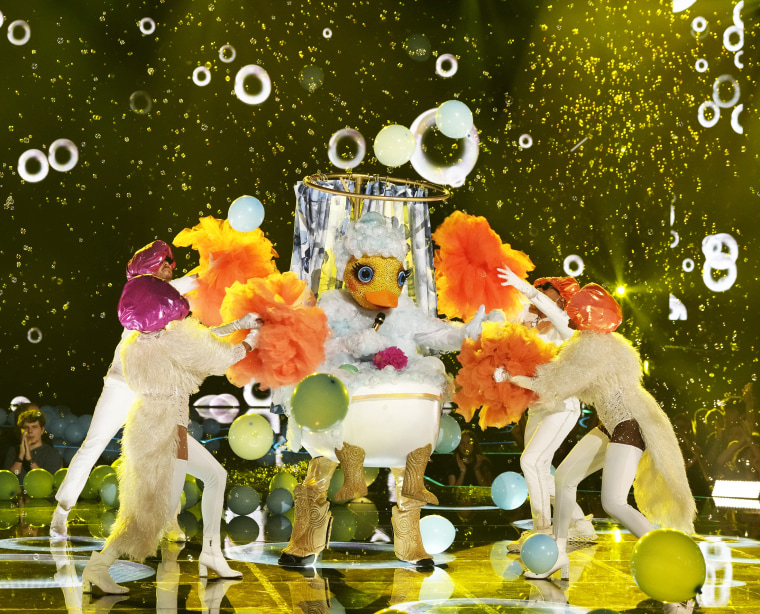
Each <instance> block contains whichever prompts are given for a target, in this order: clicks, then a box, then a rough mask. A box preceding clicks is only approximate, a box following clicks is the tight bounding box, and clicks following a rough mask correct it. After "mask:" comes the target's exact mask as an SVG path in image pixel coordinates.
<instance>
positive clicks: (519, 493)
mask: <svg viewBox="0 0 760 614" xmlns="http://www.w3.org/2000/svg"><path fill="white" fill-rule="evenodd" d="M527 498H528V485H527V484H526V483H525V478H524V477H523V476H521V475H520V474H519V473H515V472H514V471H506V472H504V473H502V474H500V475H497V476H496V479H495V480H494V481H493V483H492V484H491V499H493V502H494V503H495V504H496V505H497V506H498V507H500V508H501V509H503V510H514V509H517V508H518V507H520V506H521V505H522V504H523V503H525V500H526V499H527Z"/></svg>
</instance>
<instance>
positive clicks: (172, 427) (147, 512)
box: [82, 275, 258, 593]
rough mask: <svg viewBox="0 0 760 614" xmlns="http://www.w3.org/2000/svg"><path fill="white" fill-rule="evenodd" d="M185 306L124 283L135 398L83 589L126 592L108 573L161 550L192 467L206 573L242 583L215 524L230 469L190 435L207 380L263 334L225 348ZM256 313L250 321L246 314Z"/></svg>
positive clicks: (177, 298)
mask: <svg viewBox="0 0 760 614" xmlns="http://www.w3.org/2000/svg"><path fill="white" fill-rule="evenodd" d="M188 312H189V306H188V303H187V301H186V300H185V299H184V297H182V296H181V295H180V294H179V293H178V292H177V291H176V290H175V289H174V288H172V287H171V286H170V285H169V284H167V283H165V282H164V281H163V280H161V279H159V278H157V277H156V276H152V275H140V276H137V277H135V278H133V279H131V280H130V281H128V282H127V285H126V286H125V287H124V291H123V292H122V295H121V299H120V300H119V320H120V321H121V322H122V324H123V325H124V327H125V328H128V329H131V330H132V331H133V332H132V334H131V336H130V337H129V338H128V339H127V340H125V342H124V346H123V348H122V356H121V357H122V362H123V365H124V374H125V377H126V380H127V383H128V384H129V386H130V387H131V388H132V390H133V391H134V392H135V393H136V401H135V404H134V405H133V407H132V408H131V409H130V411H129V415H128V416H127V422H126V424H125V427H124V438H123V440H122V448H123V456H122V458H123V462H122V464H121V465H120V466H119V470H118V474H119V494H120V500H121V506H120V508H119V512H118V515H117V518H116V523H115V525H114V529H113V531H112V533H111V535H110V536H109V538H108V540H107V541H106V545H105V548H104V549H103V551H102V552H100V553H98V552H95V553H93V555H92V558H91V559H90V562H89V563H88V564H87V567H85V569H84V572H83V573H82V585H83V590H84V591H85V592H89V591H91V590H92V585H93V584H94V585H96V586H98V587H99V588H100V589H101V590H103V591H104V592H107V593H126V592H128V589H126V588H125V587H122V586H119V585H118V584H116V583H115V582H114V581H113V578H112V577H111V576H110V574H109V571H108V569H109V567H110V566H111V564H112V563H113V562H114V561H115V560H116V559H117V558H118V557H119V556H121V555H127V556H129V557H130V558H132V559H134V560H138V561H141V560H143V559H145V557H147V556H149V555H150V554H152V553H155V551H156V548H157V547H158V543H159V540H160V538H161V536H162V535H163V533H164V530H165V527H166V525H167V523H168V522H169V521H170V520H171V518H172V516H173V515H174V514H175V510H176V507H177V505H178V503H179V499H180V494H181V492H182V487H183V485H184V482H185V472H186V470H187V469H191V470H193V471H194V472H195V473H196V474H197V475H201V478H202V479H204V480H207V481H206V483H205V486H206V488H205V492H204V496H203V502H202V504H201V508H202V512H203V549H202V550H201V554H200V556H199V558H198V562H199V572H200V575H201V576H205V575H207V570H208V568H210V569H212V570H213V571H215V572H216V573H217V575H219V576H222V577H227V578H231V577H240V576H241V575H242V574H241V573H240V572H237V571H234V570H233V569H231V568H230V567H229V565H228V564H227V562H226V560H225V559H224V556H223V555H222V552H221V540H220V535H219V527H220V523H221V514H222V506H223V503H224V485H225V482H226V472H225V470H224V468H222V467H221V465H219V463H218V461H216V459H214V457H213V456H212V455H211V454H209V453H208V452H207V451H206V450H205V449H203V447H202V446H200V444H198V443H197V442H194V440H193V438H192V437H188V436H187V423H188V420H189V415H188V414H189V410H188V405H189V397H190V394H192V393H193V392H195V391H196V390H197V388H198V386H199V385H200V384H201V383H202V382H203V380H204V379H205V378H206V377H207V376H208V375H221V374H223V373H224V372H225V371H226V370H227V369H228V368H229V367H230V366H231V365H233V364H234V363H236V362H238V361H239V360H241V359H242V358H244V357H245V354H246V352H250V351H251V350H252V349H253V347H255V339H256V336H257V335H258V329H255V330H252V331H251V332H250V333H249V334H248V336H247V337H246V338H245V340H244V341H243V343H242V344H238V345H233V344H230V343H226V342H224V341H223V340H221V339H220V338H219V337H217V336H216V335H214V334H213V332H212V331H211V329H209V328H206V327H205V326H202V325H201V324H200V323H199V322H198V321H197V320H194V319H192V318H186V316H187V314H188ZM250 315H252V314H249V316H250Z"/></svg>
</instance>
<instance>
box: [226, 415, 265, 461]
mask: <svg viewBox="0 0 760 614" xmlns="http://www.w3.org/2000/svg"><path fill="white" fill-rule="evenodd" d="M227 439H228V441H229V442H230V448H232V451H233V452H234V453H235V454H237V455H238V456H239V457H240V458H244V459H246V460H256V459H257V458H261V457H262V456H264V455H265V454H266V453H267V452H269V448H271V447H272V443H273V442H274V432H272V427H271V426H270V424H269V421H268V420H267V419H266V418H264V417H263V416H260V415H258V414H243V415H242V416H238V417H237V418H235V421H234V422H233V423H232V424H231V425H230V431H229V434H228V435H227Z"/></svg>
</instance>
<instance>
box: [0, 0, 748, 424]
mask: <svg viewBox="0 0 760 614" xmlns="http://www.w3.org/2000/svg"><path fill="white" fill-rule="evenodd" d="M121 4H124V6H120V5H121ZM756 7H757V4H756V3H755V2H745V8H744V10H743V12H742V17H743V20H744V24H745V31H746V33H745V40H746V42H745V45H744V55H743V61H744V68H743V69H741V70H739V69H738V68H737V67H736V66H735V65H734V58H733V53H730V52H728V51H727V50H726V49H724V48H723V32H724V30H725V29H726V28H727V27H728V26H730V25H731V24H732V11H733V3H730V2H717V1H707V0H697V2H696V3H695V4H694V5H693V6H691V7H690V8H689V9H687V10H685V11H683V12H679V13H673V12H672V6H671V2H666V1H660V2H659V3H658V2H635V3H634V2H628V3H623V2H612V3H607V2H601V1H600V0H587V1H584V2H580V1H577V2H570V3H557V2H527V1H521V0H513V1H497V0H466V1H461V2H449V1H445V0H435V1H433V0H429V1H428V0H425V1H422V0H420V1H417V2H414V1H407V2H403V3H401V2H395V1H393V2H391V1H387V2H386V1H378V0H370V1H364V2H351V3H349V2H317V1H313V2H310V1H302V0H276V1H264V0H255V1H254V0H249V1H246V2H240V1H229V2H228V1H221V0H217V1H214V0H207V1H202V2H201V1H195V2H191V1H190V0H185V1H166V2H139V1H132V2H127V3H114V2H111V1H110V0H108V1H102V0H87V1H83V0H79V1H77V0H69V1H66V2H63V1H53V0H28V1H26V2H17V1H13V2H10V1H5V2H0V11H2V12H3V14H4V16H5V21H4V23H3V25H2V32H0V58H2V61H3V68H2V77H0V79H1V80H2V88H3V89H2V91H1V92H0V115H1V116H2V117H3V119H4V123H5V124H7V126H8V127H7V129H6V128H5V127H0V134H2V141H1V143H2V147H1V148H0V156H1V159H0V165H1V167H0V202H2V205H3V206H2V209H0V228H1V229H2V241H0V292H1V294H0V365H2V366H1V367H0V381H1V382H2V386H1V387H0V390H1V391H2V394H3V395H4V398H5V400H4V401H3V402H2V403H3V405H7V404H8V403H9V402H10V400H11V398H13V397H14V396H16V395H21V394H23V395H26V396H28V397H29V398H31V399H32V400H33V401H35V402H38V403H40V404H43V403H45V404H65V405H68V406H70V407H71V408H72V409H73V410H74V412H75V413H80V414H81V413H89V412H91V411H92V409H93V407H94V404H95V402H96V400H97V397H98V395H99V394H100V390H101V378H102V377H103V375H104V374H105V371H106V368H107V366H108V364H109V363H110V361H111V358H112V355H113V350H114V347H115V346H116V344H117V343H118V340H119V335H120V330H121V329H120V326H119V323H118V321H117V319H116V313H115V308H116V303H117V301H118V297H119V294H120V291H121V287H122V285H123V282H124V281H125V279H124V265H125V264H126V262H127V260H128V259H129V258H130V256H131V255H132V253H133V252H134V251H135V250H136V249H138V248H140V247H142V246H143V245H145V244H146V243H148V242H150V241H152V240H153V239H155V238H162V239H165V240H167V241H170V240H171V239H172V238H173V237H174V236H175V235H176V234H177V233H178V232H179V231H180V230H182V229H183V228H185V227H188V226H193V225H194V224H196V223H197V221H198V218H199V217H200V216H205V215H214V216H216V217H220V218H223V217H225V216H226V212H227V208H228V207H229V204H230V203H231V202H232V200H234V199H235V198H237V197H238V196H241V195H243V194H252V195H255V196H257V197H258V198H259V199H260V200H261V201H262V202H263V203H264V206H265V208H266V219H265V221H264V224H263V225H262V229H263V230H264V231H265V233H266V234H267V236H269V237H270V238H271V239H272V240H273V241H274V242H275V245H276V248H277V249H278V251H279V253H280V258H279V259H278V265H279V267H280V269H281V270H286V269H287V267H288V266H289V263H290V252H291V247H292V232H293V230H292V219H293V210H294V207H295V197H294V192H293V186H294V184H295V183H296V182H297V181H299V180H300V179H301V178H302V177H303V176H304V175H306V174H311V173H315V172H317V171H321V172H336V171H337V169H335V168H333V167H331V165H330V163H329V160H328V158H327V142H328V140H329V139H330V136H331V135H332V134H333V133H334V132H335V131H337V130H339V129H340V128H344V127H352V128H355V129H357V130H359V131H360V132H361V133H362V134H363V135H364V136H365V138H366V140H367V143H368V147H369V152H368V155H367V157H366V158H365V160H364V162H363V163H362V164H361V165H360V166H358V167H357V169H356V172H360V173H368V174H372V173H386V172H388V171H387V170H386V169H385V168H384V167H382V166H381V165H380V164H379V163H378V162H377V161H376V160H375V159H374V158H373V157H372V153H371V144H372V141H373V139H374V137H375V135H376V134H377V132H379V130H380V129H381V128H382V127H383V126H384V125H386V124H389V123H399V124H403V125H406V126H409V125H410V124H411V123H412V121H413V120H414V119H415V118H416V117H417V116H418V115H419V114H420V113H422V112H423V111H425V110H427V109H430V108H433V107H436V106H437V105H439V104H441V103H442V102H444V101H446V100H448V99H452V98H458V99H459V100H461V101H463V102H465V103H466V104H467V105H468V106H469V107H470V109H471V110H472V111H473V113H474V118H475V124H476V126H477V127H478V129H479V131H480V140H481V147H480V157H479V159H478V162H477V165H476V166H475V169H474V170H473V171H472V173H471V174H470V175H469V177H468V179H467V182H466V183H465V185H464V186H462V187H459V188H455V189H454V190H453V196H452V197H451V198H450V199H449V200H447V201H446V202H444V203H442V204H439V205H436V206H434V207H432V218H433V226H434V227H435V226H436V225H437V224H438V223H440V222H441V221H442V220H443V218H444V217H445V216H446V215H448V214H450V213H451V212H452V211H454V210H456V209H459V210H464V211H467V212H469V213H473V214H478V215H483V216H486V217H487V218H488V219H489V221H490V223H491V225H492V226H493V228H494V229H496V230H497V232H499V234H500V235H501V237H502V239H503V240H504V241H505V242H508V243H511V244H512V246H513V247H515V248H517V249H521V250H523V251H525V252H527V253H528V254H529V255H530V256H531V258H532V259H533V261H534V263H535V264H536V271H535V273H536V274H539V275H561V274H563V273H562V265H563V261H564V259H565V257H566V256H568V255H570V254H577V255H579V256H581V257H582V258H583V260H584V262H585V270H584V272H583V274H582V276H580V278H579V281H580V282H581V283H582V284H583V283H588V282H591V281H596V282H599V283H603V284H605V285H606V286H607V287H608V288H610V289H614V288H616V287H617V286H618V285H623V286H625V287H626V288H627V292H626V294H625V296H624V297H623V298H622V299H621V301H622V303H623V306H624V311H625V315H626V319H625V322H624V325H623V327H622V328H621V332H622V333H623V334H625V335H626V336H628V337H629V338H631V339H632V340H633V341H634V342H635V343H636V344H637V345H639V346H640V349H641V353H642V356H643V358H645V359H646V360H648V361H649V362H648V369H649V375H648V378H647V384H648V386H649V387H650V389H651V390H652V391H653V392H654V394H655V396H656V397H657V398H658V399H659V400H660V401H661V402H662V403H663V405H664V406H665V407H666V409H667V410H668V412H669V413H671V414H672V413H674V412H680V411H688V412H690V413H693V412H695V411H696V410H698V409H699V408H705V407H712V406H713V405H714V404H715V403H716V402H717V401H718V400H720V399H722V398H723V397H724V396H725V395H728V394H738V393H739V391H740V390H741V388H742V386H743V385H744V384H745V383H747V382H748V381H750V380H753V379H755V378H756V376H757V372H758V364H757V361H758V336H759V332H758V331H759V329H760V326H758V324H757V313H758V310H759V309H760V291H759V290H758V288H757V283H756V279H757V277H758V259H759V257H760V248H759V246H758V232H757V227H758V224H759V223H760V214H759V213H758V211H759V209H760V199H759V197H760V183H759V182H758V180H757V178H758V149H759V148H760V142H759V141H758V139H757V138H753V137H754V135H756V134H757V133H758V128H759V127H758V115H757V111H756V108H755V105H754V102H755V100H756V97H757V75H758V70H757V66H756V57H757V53H756V46H755V43H754V41H755V36H754V35H755V33H756V32H757V19H756V18H757V14H758V12H757V9H756ZM697 16H703V17H704V18H705V19H706V20H707V22H708V30H707V32H706V34H705V35H704V36H702V37H698V36H695V34H694V33H692V31H691V23H692V20H693V19H694V18H695V17H697ZM143 17H151V18H152V19H154V20H155V22H156V24H157V27H156V31H155V33H154V34H152V35H150V36H143V35H142V34H141V32H140V30H139V28H138V22H139V20H140V19H141V18H143ZM16 19H23V20H25V21H27V22H28V23H29V25H30V27H31V40H30V41H29V42H28V43H27V44H26V45H23V46H14V45H12V44H11V43H10V42H8V40H7V37H6V32H7V29H8V24H9V22H11V21H14V20H16ZM324 28H330V29H331V30H332V36H331V38H329V39H328V38H325V37H324V36H323V30H324ZM420 34H422V35H424V36H425V37H426V39H427V41H429V44H430V53H429V54H427V56H426V55H425V54H424V53H422V54H420V53H417V54H414V53H412V55H415V57H411V56H410V53H409V52H410V51H411V52H414V48H410V45H409V44H407V43H406V41H408V40H409V37H410V36H412V35H420ZM224 44H231V45H233V46H234V47H235V49H236V51H237V57H236V59H235V61H234V62H232V63H229V64H227V63H224V62H222V61H220V59H219V56H218V51H219V47H220V46H222V45H224ZM412 47H413V46H412ZM442 53H452V54H455V55H456V56H457V57H458V58H459V69H458V72H457V73H456V75H455V76H453V77H452V78H449V79H444V78H441V77H440V76H437V75H436V73H435V59H436V56H437V55H439V54H442ZM698 58H704V59H706V60H707V61H708V65H709V69H708V70H707V71H706V72H704V73H699V72H697V71H696V70H695V69H694V64H695V62H696V60H697V59H698ZM256 63H257V64H260V65H261V66H262V67H263V68H264V69H266V71H267V72H268V74H269V76H270V77H271V80H272V86H273V89H272V94H271V95H270V97H269V99H268V100H266V101H265V102H264V103H263V104H260V105H258V106H250V105H246V104H244V103H242V102H241V101H239V100H238V99H237V98H236V97H235V95H234V93H233V83H234V77H235V74H236V72H237V70H238V69H239V68H240V67H242V66H244V65H246V64H256ZM200 64H206V65H207V66H208V67H209V68H210V70H211V75H212V79H211V82H210V84H209V85H207V86H205V87H199V86H197V85H195V84H194V83H193V81H192V79H191V74H192V71H193V69H194V68H195V67H196V66H198V65H200ZM311 65H314V66H318V67H319V68H321V69H322V71H323V73H324V80H323V83H322V84H321V85H320V86H319V87H317V88H316V89H314V91H308V90H307V89H306V88H304V87H303V86H302V85H301V84H300V83H299V72H300V71H301V70H302V69H303V68H304V67H306V66H311ZM721 74H731V75H732V76H733V77H734V78H735V79H736V81H737V83H738V86H739V88H740V103H741V104H743V105H744V110H743V112H742V114H741V115H740V121H741V123H742V124H743V127H744V133H743V134H737V133H736V132H734V131H733V130H732V129H731V127H730V121H729V120H730V113H731V109H722V116H721V118H720V120H719V122H718V123H717V125H716V126H715V127H713V128H704V127H702V126H701V125H700V124H699V122H698V121H697V107H698V105H699V104H700V103H701V102H702V101H704V100H709V99H710V98H711V96H712V87H713V82H714V80H715V78H716V77H717V76H718V75H721ZM139 90H142V91H146V92H148V93H149V94H150V95H151V97H152V99H153V101H154V102H153V106H152V109H151V111H150V113H148V114H144V115H141V114H137V113H135V112H134V111H133V110H132V109H131V108H130V95H131V94H132V93H133V92H135V91H139ZM730 97H731V88H730V87H728V89H721V98H722V99H723V100H727V99H729V98H730ZM522 134H530V135H531V137H532V139H533V146H532V147H530V148H529V149H521V148H520V147H519V146H518V144H517V142H518V138H519V136H520V135H522ZM587 137H588V138H587ZM58 138H69V139H71V140H72V141H74V142H75V143H76V144H77V146H78V148H79V156H80V159H79V163H78V164H77V166H76V167H75V168H74V169H73V170H71V171H70V172H67V173H59V172H56V171H54V170H52V169H51V171H50V173H49V175H48V176H47V177H46V178H45V179H44V180H43V181H41V182H39V183H28V182H24V181H23V180H22V179H21V178H20V176H19V174H18V172H17V165H18V158H19V156H20V155H21V153H23V152H24V151H25V150H27V149H29V148H38V149H41V150H43V151H47V148H48V146H49V145H50V143H52V142H53V141H54V140H56V139H58ZM586 138H587V140H586V141H584V142H583V144H581V145H579V146H578V147H576V145H578V144H579V143H580V142H581V141H583V139H586ZM574 147H576V148H575V149H574V150H573V148H574ZM444 149H445V148H444ZM571 150H572V151H571ZM440 155H441V156H443V157H444V158H445V155H444V154H440ZM448 155H449V157H450V156H451V152H450V151H449V152H448ZM392 175H393V176H395V177H409V178H412V179H415V178H418V176H417V174H416V173H415V171H414V169H413V168H412V167H411V165H409V164H407V165H404V166H403V167H401V168H399V169H394V170H393V171H392ZM671 207H673V211H674V223H673V226H672V229H673V230H675V231H676V232H677V233H678V235H679V243H678V245H677V246H676V247H674V248H671V247H669V245H670V243H671V240H672V239H671V234H670V231H671V224H670V213H671ZM717 232H725V233H729V234H731V235H732V236H733V237H734V238H735V239H736V241H737V242H738V246H739V256H738V259H737V262H736V266H737V271H738V276H737V281H736V283H734V284H733V286H732V287H731V288H730V289H729V290H728V291H725V292H720V293H718V292H714V291H711V290H710V289H708V288H707V287H706V286H705V284H704V283H703V281H702V268H703V266H704V263H705V257H704V255H703V254H702V251H701V244H702V240H703V238H704V237H705V236H706V235H708V234H714V233H717ZM176 255H177V257H178V262H179V267H178V270H181V269H183V268H184V269H185V270H189V269H190V268H192V267H193V266H195V264H196V258H195V254H194V253H192V252H190V251H189V250H177V253H176ZM685 258H691V259H693V260H694V262H695V265H696V266H695V269H694V271H692V272H690V273H687V272H685V271H684V270H683V268H682V261H683V260H684V259H685ZM670 294H674V295H675V296H677V297H678V298H679V299H680V300H681V301H682V302H683V303H684V305H685V306H686V309H687V312H688V319H687V320H685V321H671V320H669V318H668V312H669V309H668V297H669V295H670ZM31 327H37V328H39V329H40V331H41V332H42V340H41V342H40V343H37V344H33V343H30V342H29V341H28V340H27V334H28V331H29V329H30V328H31ZM230 390H232V388H231V386H230V385H229V384H227V383H226V382H224V381H223V380H221V379H220V378H212V379H211V380H209V382H207V383H206V384H205V386H204V391H206V392H211V391H214V392H217V391H218V392H223V391H230ZM237 396H238V398H239V399H242V395H241V394H240V391H237Z"/></svg>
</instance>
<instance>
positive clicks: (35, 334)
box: [26, 326, 42, 343]
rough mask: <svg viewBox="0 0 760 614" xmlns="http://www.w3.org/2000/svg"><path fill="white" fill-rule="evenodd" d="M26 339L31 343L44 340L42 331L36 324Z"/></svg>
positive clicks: (28, 332)
mask: <svg viewBox="0 0 760 614" xmlns="http://www.w3.org/2000/svg"><path fill="white" fill-rule="evenodd" d="M26 340H27V341H28V342H29V343H39V342H40V341H42V331H41V330H40V329H39V328H37V327H36V326H33V327H32V328H30V329H29V330H28V331H27V333H26Z"/></svg>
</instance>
